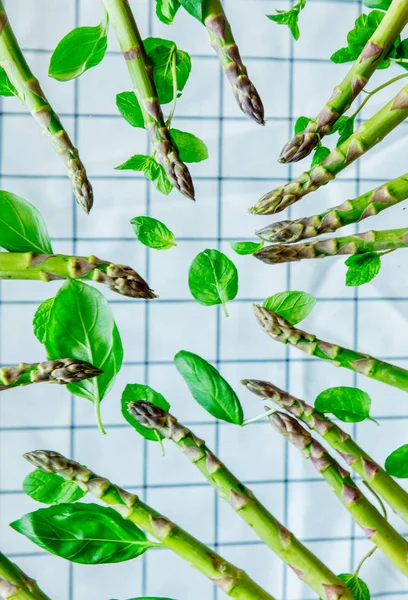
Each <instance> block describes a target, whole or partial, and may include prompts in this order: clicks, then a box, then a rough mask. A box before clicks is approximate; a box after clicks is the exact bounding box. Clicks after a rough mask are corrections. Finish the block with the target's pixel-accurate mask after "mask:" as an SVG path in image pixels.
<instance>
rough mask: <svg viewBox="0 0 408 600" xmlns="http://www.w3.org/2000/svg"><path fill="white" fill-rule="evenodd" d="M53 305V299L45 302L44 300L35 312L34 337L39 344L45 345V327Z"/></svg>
mask: <svg viewBox="0 0 408 600" xmlns="http://www.w3.org/2000/svg"><path fill="white" fill-rule="evenodd" d="M53 304H54V298H48V299H47V300H44V302H42V303H41V304H40V306H39V307H38V308H37V310H36V311H35V315H34V319H33V327H34V335H35V337H36V338H37V339H38V341H39V342H40V344H45V340H46V337H47V326H48V321H49V319H50V314H51V310H52V306H53Z"/></svg>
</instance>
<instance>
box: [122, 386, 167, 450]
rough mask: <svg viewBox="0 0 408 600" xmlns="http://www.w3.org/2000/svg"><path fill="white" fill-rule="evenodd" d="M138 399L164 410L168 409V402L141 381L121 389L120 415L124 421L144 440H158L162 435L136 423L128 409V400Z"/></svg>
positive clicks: (137, 400) (136, 400)
mask: <svg viewBox="0 0 408 600" xmlns="http://www.w3.org/2000/svg"><path fill="white" fill-rule="evenodd" d="M140 400H145V401H146V402H151V404H154V405H155V406H158V407H159V408H162V409H163V410H165V411H168V410H170V404H169V403H168V402H167V400H166V399H165V398H164V396H162V395H161V394H159V392H156V391H155V390H154V389H152V388H151V387H149V386H148V385H142V384H141V383H129V384H128V385H127V386H126V387H125V389H124V390H123V394H122V400H121V402H122V415H123V416H124V417H125V419H126V421H127V422H128V423H129V424H130V425H131V426H132V427H133V428H134V429H136V431H137V432H138V433H140V435H142V436H143V437H144V438H145V439H146V440H151V441H152V442H158V441H159V440H162V439H163V436H162V435H161V434H159V433H158V432H157V431H154V430H153V429H149V428H148V427H145V426H144V425H140V423H138V422H137V421H136V419H135V418H134V417H132V415H131V414H130V413H129V411H128V404H129V402H139V401H140Z"/></svg>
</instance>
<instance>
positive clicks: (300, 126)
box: [293, 117, 312, 135]
mask: <svg viewBox="0 0 408 600" xmlns="http://www.w3.org/2000/svg"><path fill="white" fill-rule="evenodd" d="M311 120H312V119H309V117H299V118H298V119H296V122H295V125H294V128H293V131H294V134H295V135H296V134H298V133H300V132H301V131H303V130H304V129H306V127H307V126H308V125H309V123H310V121H311Z"/></svg>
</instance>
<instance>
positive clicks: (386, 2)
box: [364, 0, 392, 10]
mask: <svg viewBox="0 0 408 600" xmlns="http://www.w3.org/2000/svg"><path fill="white" fill-rule="evenodd" d="M391 2H392V0H364V5H365V6H367V8H378V9H379V10H388V9H389V7H390V6H391Z"/></svg>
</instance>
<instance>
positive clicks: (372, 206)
mask: <svg viewBox="0 0 408 600" xmlns="http://www.w3.org/2000/svg"><path fill="white" fill-rule="evenodd" d="M407 198H408V173H405V174H404V175H402V176H401V177H397V178H396V179H393V180H392V181H388V182H387V183H384V185H381V186H380V187H377V188H375V189H374V190H371V191H370V192H366V193H365V194H362V195H361V196H359V197H358V198H354V199H353V200H346V201H345V202H343V204H339V205H338V206H335V207H334V208H330V209H328V210H326V211H324V212H323V213H321V214H320V215H313V216H311V217H305V218H303V219H296V220H294V221H280V222H278V223H272V224H271V225H267V226H266V227H263V228H262V229H260V230H259V231H257V232H256V234H257V235H258V236H259V237H260V238H262V239H263V240H266V241H267V242H287V243H293V242H298V241H300V240H304V239H307V238H312V237H315V236H318V235H320V234H321V233H329V232H333V231H337V229H340V227H344V226H345V225H351V224H352V223H357V222H358V221H362V220H363V219H366V218H367V217H371V216H373V215H377V214H378V213H380V212H382V211H383V210H385V209H386V208H389V207H391V206H394V205H395V204H398V203H399V202H402V201H403V200H406V199H407Z"/></svg>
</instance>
